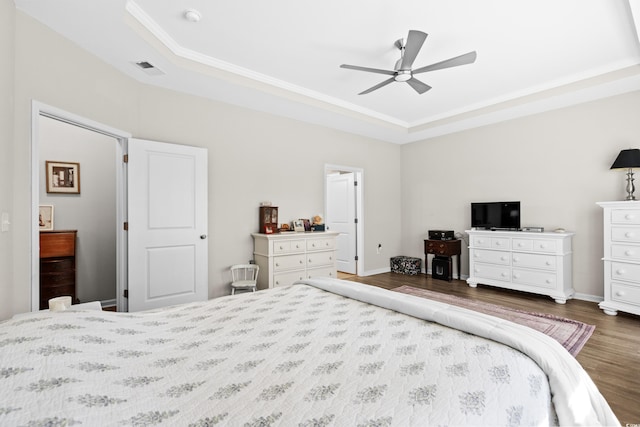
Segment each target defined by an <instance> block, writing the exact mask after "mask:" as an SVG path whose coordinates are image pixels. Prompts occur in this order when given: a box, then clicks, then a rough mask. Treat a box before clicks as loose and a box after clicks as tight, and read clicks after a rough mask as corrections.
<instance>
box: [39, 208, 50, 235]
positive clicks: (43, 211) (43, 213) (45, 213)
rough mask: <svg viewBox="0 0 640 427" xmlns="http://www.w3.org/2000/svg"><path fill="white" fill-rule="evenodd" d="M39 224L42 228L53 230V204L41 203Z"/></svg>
mask: <svg viewBox="0 0 640 427" xmlns="http://www.w3.org/2000/svg"><path fill="white" fill-rule="evenodd" d="M38 226H39V227H40V230H53V205H40V207H39V209H38Z"/></svg>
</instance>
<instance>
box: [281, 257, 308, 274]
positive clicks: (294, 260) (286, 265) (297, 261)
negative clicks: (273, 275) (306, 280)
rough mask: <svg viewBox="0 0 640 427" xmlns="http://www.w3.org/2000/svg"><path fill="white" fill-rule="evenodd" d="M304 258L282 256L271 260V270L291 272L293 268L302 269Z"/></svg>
mask: <svg viewBox="0 0 640 427" xmlns="http://www.w3.org/2000/svg"><path fill="white" fill-rule="evenodd" d="M304 258H305V256H304V254H302V255H283V256H278V257H274V258H273V270H274V271H282V270H292V269H294V268H302V269H304V266H305V259H304Z"/></svg>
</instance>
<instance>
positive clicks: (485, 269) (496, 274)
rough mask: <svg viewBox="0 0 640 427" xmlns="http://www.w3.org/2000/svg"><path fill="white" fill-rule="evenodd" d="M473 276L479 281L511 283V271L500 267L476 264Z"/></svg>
mask: <svg viewBox="0 0 640 427" xmlns="http://www.w3.org/2000/svg"><path fill="white" fill-rule="evenodd" d="M473 275H474V276H475V277H476V278H478V279H495V280H503V281H505V282H509V281H510V280H511V269H510V268H509V267H501V266H498V265H491V264H479V263H476V264H474V266H473Z"/></svg>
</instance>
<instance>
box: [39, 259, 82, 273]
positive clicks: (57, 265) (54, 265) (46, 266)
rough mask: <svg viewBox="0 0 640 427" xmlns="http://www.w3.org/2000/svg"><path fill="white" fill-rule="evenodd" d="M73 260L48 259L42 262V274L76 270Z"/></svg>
mask: <svg viewBox="0 0 640 427" xmlns="http://www.w3.org/2000/svg"><path fill="white" fill-rule="evenodd" d="M73 264H74V259H73V258H48V259H42V260H40V273H41V274H46V273H58V272H61V271H66V270H71V269H73V268H74V265H73Z"/></svg>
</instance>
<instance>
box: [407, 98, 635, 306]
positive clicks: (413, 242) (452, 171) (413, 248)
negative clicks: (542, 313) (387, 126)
mask: <svg viewBox="0 0 640 427" xmlns="http://www.w3.org/2000/svg"><path fill="white" fill-rule="evenodd" d="M638 111H640V92H633V93H629V94H625V95H620V96H615V97H611V98H606V99H602V100H599V101H594V102H590V103H586V104H582V105H578V106H574V107H570V108H564V109H561V110H556V111H551V112H547V113H543V114H537V115H534V116H530V117H525V118H521V119H516V120H511V121H508V122H503V123H499V124H495V125H491V126H485V127H482V128H478V129H474V130H470V131H466V132H460V133H457V134H452V135H448V136H443V137H439V138H435V139H431V140H428V141H424V142H418V143H414V144H409V145H404V146H403V147H402V221H403V222H402V237H403V243H404V246H403V250H404V252H406V253H407V254H409V255H414V256H420V255H421V254H422V253H423V248H422V240H420V239H421V238H424V236H425V235H426V232H427V230H429V229H453V230H456V231H457V232H462V231H464V230H465V229H468V227H469V226H470V224H471V218H470V216H471V215H470V206H469V204H470V203H471V202H473V201H476V202H483V201H503V200H520V201H521V203H522V226H542V227H544V228H545V230H548V231H552V230H554V229H555V228H559V227H562V228H565V229H566V230H570V231H574V232H575V233H576V235H575V237H574V240H573V248H574V251H573V252H574V253H573V278H574V280H573V285H574V288H575V290H576V292H577V293H579V294H582V296H584V295H590V296H602V295H603V279H602V274H603V267H602V261H601V258H602V254H603V248H602V211H601V208H600V207H598V206H596V202H598V201H607V200H623V199H624V197H625V194H626V193H625V174H624V173H623V172H622V171H611V170H609V168H610V167H611V164H612V163H613V161H614V159H615V158H616V156H617V155H618V153H619V152H620V150H621V149H624V148H636V147H638V146H639V145H640V140H639V139H638V138H639V137H638V135H640V120H638ZM463 246H464V245H463ZM467 255H468V251H467V250H466V248H465V249H464V250H463V258H462V259H463V267H462V270H463V274H468V261H467Z"/></svg>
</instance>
